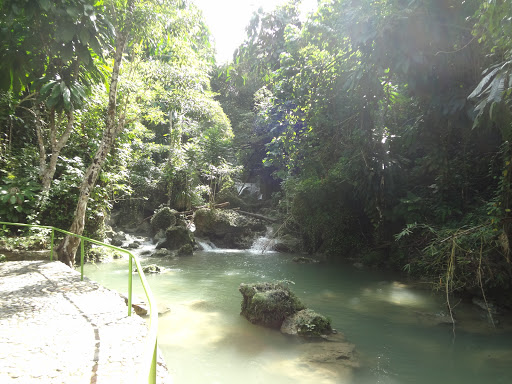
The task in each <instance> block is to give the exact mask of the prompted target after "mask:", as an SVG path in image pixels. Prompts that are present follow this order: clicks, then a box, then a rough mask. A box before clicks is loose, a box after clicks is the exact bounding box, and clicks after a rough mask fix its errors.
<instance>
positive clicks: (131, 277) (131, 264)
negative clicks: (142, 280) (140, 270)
mask: <svg viewBox="0 0 512 384" xmlns="http://www.w3.org/2000/svg"><path fill="white" fill-rule="evenodd" d="M132 270H133V262H132V255H131V254H130V256H128V316H131V315H132V280H133V276H132Z"/></svg>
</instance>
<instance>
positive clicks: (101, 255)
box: [77, 247, 124, 263]
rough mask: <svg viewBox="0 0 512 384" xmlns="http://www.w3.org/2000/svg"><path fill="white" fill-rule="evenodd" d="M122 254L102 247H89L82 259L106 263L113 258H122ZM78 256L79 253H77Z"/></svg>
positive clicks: (87, 261)
mask: <svg viewBox="0 0 512 384" xmlns="http://www.w3.org/2000/svg"><path fill="white" fill-rule="evenodd" d="M123 257H124V256H123V254H122V253H121V252H119V251H116V250H113V249H110V248H104V247H95V248H91V249H89V250H88V251H87V252H86V254H85V258H84V261H85V262H86V263H108V262H110V261H112V260H113V259H122V258H123ZM77 258H79V253H77Z"/></svg>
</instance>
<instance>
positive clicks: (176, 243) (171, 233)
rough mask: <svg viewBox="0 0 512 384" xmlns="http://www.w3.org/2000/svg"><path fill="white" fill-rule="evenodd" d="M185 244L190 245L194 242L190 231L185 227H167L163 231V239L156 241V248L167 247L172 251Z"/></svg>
mask: <svg viewBox="0 0 512 384" xmlns="http://www.w3.org/2000/svg"><path fill="white" fill-rule="evenodd" d="M187 244H189V245H191V246H193V244H194V238H193V237H192V233H191V232H190V231H189V230H188V229H187V228H183V227H169V228H167V230H166V231H165V240H164V241H162V242H160V243H158V245H157V246H156V248H157V249H160V248H167V249H169V250H171V251H174V250H177V249H180V248H181V247H183V246H184V245H187Z"/></svg>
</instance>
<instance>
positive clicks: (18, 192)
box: [0, 174, 41, 223]
mask: <svg viewBox="0 0 512 384" xmlns="http://www.w3.org/2000/svg"><path fill="white" fill-rule="evenodd" d="M40 189H41V187H40V185H39V184H38V183H36V182H34V181H32V180H30V179H26V178H18V177H16V176H14V175H12V174H11V175H9V176H7V177H4V178H3V179H1V181H0V220H1V221H8V222H11V223H25V222H27V218H28V217H30V216H31V215H34V213H35V212H36V205H37V194H38V192H39V191H40Z"/></svg>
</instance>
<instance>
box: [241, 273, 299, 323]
mask: <svg viewBox="0 0 512 384" xmlns="http://www.w3.org/2000/svg"><path fill="white" fill-rule="evenodd" d="M239 290H240V293H242V296H243V300H242V312H241V315H243V316H244V317H245V318H246V319H247V320H249V321H250V322H251V323H253V324H259V325H263V326H265V327H269V328H276V329H279V328H280V327H281V325H282V323H283V321H284V320H285V319H286V318H287V317H288V316H290V315H292V314H294V313H296V312H297V311H300V310H302V309H305V306H304V304H302V303H301V301H300V300H299V298H298V297H297V296H295V294H294V293H293V292H292V291H290V289H289V287H288V285H287V284H285V283H257V284H241V285H240V288H239Z"/></svg>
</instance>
